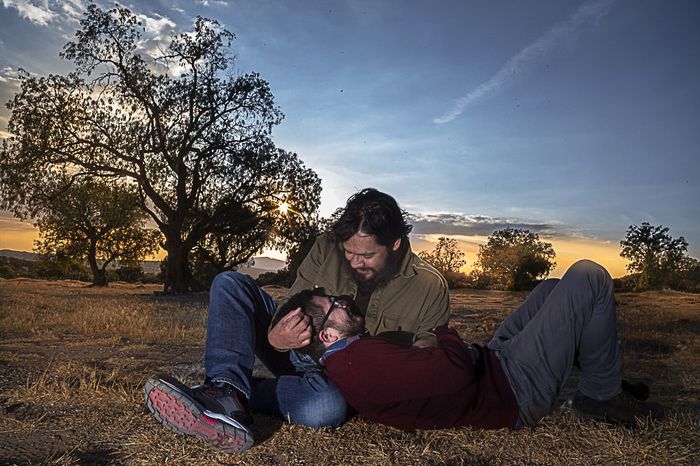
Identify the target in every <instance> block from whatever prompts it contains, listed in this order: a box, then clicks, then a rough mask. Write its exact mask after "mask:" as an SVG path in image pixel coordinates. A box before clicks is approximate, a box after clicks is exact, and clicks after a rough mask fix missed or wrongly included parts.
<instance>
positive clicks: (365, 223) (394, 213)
mask: <svg viewBox="0 0 700 466" xmlns="http://www.w3.org/2000/svg"><path fill="white" fill-rule="evenodd" d="M412 228H413V226H412V225H410V224H408V223H407V222H406V212H404V211H403V210H401V208H399V205H398V204H397V203H396V200H395V199H394V198H393V197H391V196H389V195H388V194H386V193H383V192H381V191H378V190H377V189H374V188H365V189H363V190H362V191H360V192H358V193H355V194H353V195H352V196H350V198H349V199H348V201H347V203H346V204H345V209H344V210H343V213H342V214H341V215H340V217H339V218H338V220H336V221H335V223H334V224H333V225H332V226H331V233H332V234H333V237H334V239H335V240H336V241H339V242H343V241H347V240H348V239H350V237H351V236H353V235H354V234H356V233H358V232H362V233H365V234H368V235H374V236H375V237H376V238H377V243H379V244H381V245H382V246H386V247H391V245H392V244H393V243H394V242H395V241H396V240H397V239H399V238H401V239H407V238H408V234H409V233H410V232H411V229H412Z"/></svg>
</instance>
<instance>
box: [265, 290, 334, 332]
mask: <svg viewBox="0 0 700 466" xmlns="http://www.w3.org/2000/svg"><path fill="white" fill-rule="evenodd" d="M314 296H326V291H325V290H324V289H323V288H320V287H319V288H314V289H312V290H302V291H300V292H299V293H296V294H294V295H292V296H291V297H290V298H289V299H288V300H287V302H286V303H284V304H282V305H281V306H280V308H279V311H278V312H277V314H275V318H274V319H273V321H272V326H273V327H274V326H275V325H277V322H279V321H280V320H282V318H283V317H284V316H286V315H287V314H289V313H290V312H292V311H294V310H295V309H297V308H299V307H300V308H301V310H302V312H304V313H305V314H307V315H309V316H310V317H311V326H312V330H313V331H317V330H321V329H316V327H317V326H318V324H319V323H320V322H321V320H322V319H323V317H324V312H323V309H316V306H313V305H312V300H313V298H314ZM317 315H320V317H318V316H317Z"/></svg>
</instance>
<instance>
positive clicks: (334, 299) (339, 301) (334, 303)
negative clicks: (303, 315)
mask: <svg viewBox="0 0 700 466" xmlns="http://www.w3.org/2000/svg"><path fill="white" fill-rule="evenodd" d="M327 298H328V301H330V302H331V307H330V308H328V312H326V316H325V317H324V318H323V320H322V321H321V325H319V326H318V328H319V330H321V329H322V328H323V326H324V325H326V322H327V321H328V318H329V317H330V316H331V312H333V309H335V308H336V307H339V308H341V309H345V310H349V309H350V304H349V303H348V302H347V301H346V300H345V299H344V298H340V297H338V296H327Z"/></svg>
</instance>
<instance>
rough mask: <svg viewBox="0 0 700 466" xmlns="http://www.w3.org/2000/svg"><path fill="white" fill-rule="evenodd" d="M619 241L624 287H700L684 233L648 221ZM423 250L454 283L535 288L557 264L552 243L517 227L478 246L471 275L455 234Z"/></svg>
mask: <svg viewBox="0 0 700 466" xmlns="http://www.w3.org/2000/svg"><path fill="white" fill-rule="evenodd" d="M620 246H621V252H620V255H621V256H622V257H623V258H625V259H627V260H628V261H629V263H628V265H627V270H628V271H629V272H630V275H627V276H626V277H622V278H620V279H616V280H615V283H616V287H617V288H618V289H619V290H622V291H647V290H663V289H672V290H679V291H690V292H700V262H699V261H698V260H697V259H694V258H692V257H689V256H688V255H687V254H686V252H687V249H688V243H687V242H686V241H685V239H684V238H683V237H682V236H681V237H679V238H673V237H672V236H671V235H670V234H669V229H668V228H666V227H663V226H653V225H650V224H649V223H646V222H644V223H642V224H641V225H631V226H630V227H629V228H628V230H627V233H626V237H625V239H624V240H622V241H621V242H620ZM418 255H419V256H420V257H421V258H422V259H423V260H425V261H426V262H428V263H430V264H432V265H433V266H435V267H436V268H437V269H438V270H440V272H441V273H442V274H443V275H444V276H445V278H446V279H447V281H448V284H449V285H450V287H451V288H479V289H497V290H523V289H530V288H532V287H534V286H535V285H536V284H537V283H538V282H539V281H541V280H542V279H544V278H546V277H547V276H548V275H549V273H550V272H551V271H552V270H553V269H554V267H555V266H556V262H554V259H555V257H556V253H555V251H554V248H553V247H552V245H551V244H550V243H547V242H544V241H542V240H540V239H539V236H538V235H537V234H536V233H532V232H530V231H528V230H523V229H517V228H505V229H503V230H497V231H495V232H494V233H493V234H492V235H491V236H489V238H488V240H487V242H486V244H484V245H482V246H479V252H478V254H477V261H476V263H475V264H474V269H473V270H472V272H470V273H468V274H467V273H464V272H462V271H461V270H460V269H461V267H462V266H464V265H465V260H464V252H462V251H460V250H459V248H458V245H457V241H456V240H455V239H451V238H447V237H440V238H439V239H438V242H437V244H436V245H435V246H434V247H433V249H432V250H427V251H421V252H419V253H418Z"/></svg>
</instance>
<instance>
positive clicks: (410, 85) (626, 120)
mask: <svg viewBox="0 0 700 466" xmlns="http://www.w3.org/2000/svg"><path fill="white" fill-rule="evenodd" d="M95 3H96V4H97V5H99V6H101V7H103V8H104V7H111V5H113V4H112V3H110V2H107V1H103V0H100V1H97V2H95ZM518 5H519V8H518V9H515V8H511V7H509V6H507V5H494V4H492V2H487V1H471V2H462V1H456V0H454V1H452V0H451V1H442V2H437V3H435V4H428V3H425V2H417V1H409V2H402V1H385V2H372V1H362V0H357V1H349V0H347V1H335V2H323V1H314V0H307V1H302V2H298V3H295V4H293V5H292V4H288V3H282V4H280V3H279V2H274V1H251V0H246V1H244V0H239V1H235V0H231V1H222V0H218V1H200V2H196V3H193V2H184V1H181V0H176V1H174V2H167V3H166V2H160V1H155V0H152V1H138V2H134V3H133V7H132V6H130V9H132V11H134V12H135V13H136V14H138V15H139V16H140V18H141V20H142V21H143V23H144V25H145V27H146V39H147V41H148V43H149V44H154V45H158V44H164V43H166V41H167V39H168V38H169V37H170V36H171V35H172V34H174V33H177V32H182V31H185V30H190V29H191V26H192V22H193V19H194V18H195V16H196V15H201V16H204V17H208V18H212V19H215V20H218V21H219V22H221V23H222V25H223V26H224V27H226V28H227V29H229V30H230V31H232V32H233V33H235V34H236V37H237V39H236V41H235V42H234V45H233V51H234V52H235V53H236V54H237V56H238V59H237V62H236V70H237V71H240V72H241V73H243V72H250V71H256V72H259V73H260V75H261V76H262V77H263V78H264V79H266V80H267V81H268V82H269V83H270V87H271V90H272V92H273V94H274V96H275V99H276V103H277V104H278V105H279V106H280V108H281V110H282V112H283V113H285V115H286V118H285V120H284V121H283V122H282V124H281V125H279V126H277V127H275V128H274V130H273V140H274V141H275V143H276V144H277V145H278V146H279V147H281V148H284V149H286V150H289V151H293V152H296V153H298V154H299V156H300V158H301V159H302V160H303V161H304V162H305V164H306V165H307V166H309V167H310V168H312V169H314V170H315V171H316V172H317V173H318V175H319V176H320V178H321V179H322V185H323V192H322V197H321V200H322V203H321V209H320V213H321V215H323V216H328V215H329V214H330V213H331V212H333V211H334V210H335V208H336V207H339V206H342V205H344V204H345V200H346V199H347V197H348V196H350V195H351V194H352V193H354V192H356V191H358V190H359V189H362V188H364V187H368V186H372V187H376V188H378V189H380V190H382V191H385V192H387V193H389V194H391V195H392V196H394V197H395V198H396V199H397V201H398V202H399V205H400V206H401V207H402V208H403V209H405V210H406V211H408V212H410V213H412V214H413V215H414V219H413V223H414V232H413V233H412V235H411V241H412V246H413V249H414V250H422V249H430V248H432V246H433V245H434V243H435V242H436V240H437V238H438V237H439V236H448V237H453V238H455V239H457V240H458V241H459V244H460V248H461V249H462V250H463V251H464V252H465V253H466V254H467V260H468V261H469V263H468V264H467V267H471V266H473V262H474V258H475V254H476V251H477V250H478V246H479V245H480V244H483V243H484V242H485V241H486V238H487V237H488V236H489V235H490V234H491V233H493V231H494V230H496V229H501V228H505V227H507V226H510V227H513V228H524V229H528V230H530V231H532V232H534V233H537V234H538V235H539V236H540V239H541V240H543V241H547V242H550V243H552V245H553V247H554V249H555V251H556V253H557V257H556V258H555V261H556V262H557V268H556V269H555V270H554V271H553V272H552V274H550V276H552V277H556V276H561V274H562V273H563V271H564V270H565V269H566V267H568V265H570V264H571V263H572V262H574V261H575V260H577V259H581V258H589V259H593V260H595V261H597V262H599V263H601V264H602V265H604V266H605V267H606V268H608V270H609V271H610V273H611V275H613V276H615V277H617V276H622V275H625V274H627V271H626V269H625V264H626V261H625V260H624V259H622V258H621V257H620V256H619V252H620V246H619V242H620V240H622V239H624V236H625V232H626V230H627V228H628V227H629V226H630V225H640V224H641V223H642V222H649V223H651V224H652V225H663V226H665V227H668V228H669V229H670V234H671V235H672V236H673V237H674V238H677V237H679V236H683V237H684V238H685V239H686V240H687V241H688V243H689V247H688V254H689V255H690V256H692V257H696V258H698V257H700V222H699V221H698V219H700V203H699V202H698V201H697V200H698V199H700V183H698V181H697V180H698V179H699V178H700V157H699V156H698V147H700V144H699V143H700V88H699V87H698V85H697V83H698V82H700V60H698V59H697V58H698V56H700V29H699V28H697V24H698V23H700V4H699V3H698V2H694V1H690V0H679V1H676V2H672V3H671V2H658V1H642V2H634V3H632V2H623V1H618V0H589V1H580V0H578V1H574V0H565V1H562V2H555V3H552V2H547V1H544V0H527V1H523V2H520V3H519V4H518ZM85 7H86V4H84V3H83V2H82V0H70V1H55V2H43V1H28V2H16V1H14V0H4V1H3V2H2V6H1V7H0V101H1V103H2V104H3V105H2V107H1V108H0V138H2V137H6V136H7V135H8V133H7V123H8V119H9V116H10V115H9V111H8V110H7V108H6V107H5V106H4V104H5V103H6V102H7V101H8V100H10V98H11V97H12V95H13V94H14V93H15V92H16V91H17V90H18V89H19V80H18V69H19V68H23V69H25V70H27V71H28V72H29V73H33V74H37V75H46V74H49V73H59V74H65V73H66V72H67V71H69V70H71V69H72V66H71V64H70V63H69V62H67V61H64V60H61V59H60V58H59V57H58V53H59V52H60V50H61V47H62V46H63V45H64V44H65V43H66V42H67V41H68V40H70V39H71V38H72V36H73V34H74V33H75V30H76V29H77V26H78V20H79V19H80V17H81V14H82V10H81V9H84V8H85ZM35 235H36V231H35V230H34V229H33V227H32V226H31V225H30V224H29V223H26V222H24V223H22V222H19V221H18V220H16V219H14V217H12V215H11V214H9V213H8V212H0V249H13V250H19V251H22V250H25V251H26V250H31V249H32V242H33V239H34V236H35ZM261 254H277V256H276V257H275V258H280V257H281V255H279V254H278V253H276V252H274V251H263V252H261Z"/></svg>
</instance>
